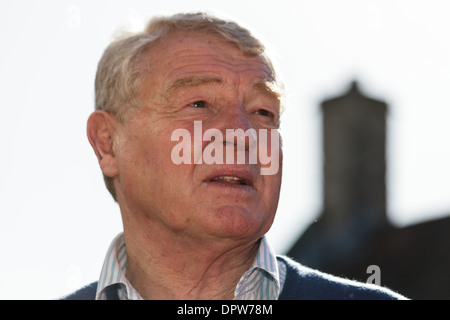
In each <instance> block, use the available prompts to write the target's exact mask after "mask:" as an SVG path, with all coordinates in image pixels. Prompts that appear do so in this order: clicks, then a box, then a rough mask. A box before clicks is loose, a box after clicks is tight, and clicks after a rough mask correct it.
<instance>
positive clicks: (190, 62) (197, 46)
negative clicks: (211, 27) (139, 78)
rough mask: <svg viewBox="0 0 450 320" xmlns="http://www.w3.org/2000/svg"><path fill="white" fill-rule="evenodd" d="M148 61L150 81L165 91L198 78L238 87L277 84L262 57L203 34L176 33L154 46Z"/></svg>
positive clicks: (218, 38)
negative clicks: (179, 81)
mask: <svg viewBox="0 0 450 320" xmlns="http://www.w3.org/2000/svg"><path fill="white" fill-rule="evenodd" d="M147 59H148V64H149V66H150V68H149V69H150V74H149V78H148V80H150V81H152V82H157V83H158V84H159V85H161V86H163V87H166V88H167V87H169V86H170V85H171V84H172V83H174V82H176V81H177V80H179V79H185V78H193V77H199V76H201V77H210V78H221V79H222V80H223V81H224V82H239V84H242V83H245V82H250V83H255V82H273V81H274V75H273V71H272V69H271V67H270V65H269V64H268V63H267V61H266V60H265V59H264V58H263V57H261V56H249V55H247V54H245V53H244V52H242V51H241V50H240V49H238V48H237V47H236V46H235V45H234V44H232V43H230V42H228V41H227V40H225V39H222V38H220V37H218V36H214V35H210V34H206V33H203V32H173V33H172V34H169V35H168V36H166V37H164V38H163V39H160V40H158V41H157V42H156V43H155V45H154V46H153V47H152V48H151V50H150V51H149V52H148V56H147ZM153 84H154V85H155V83H153ZM160 89H162V88H160Z"/></svg>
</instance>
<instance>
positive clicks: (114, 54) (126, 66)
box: [95, 13, 281, 201]
mask: <svg viewBox="0 0 450 320" xmlns="http://www.w3.org/2000/svg"><path fill="white" fill-rule="evenodd" d="M176 30H184V31H194V32H203V33H206V34H212V35H216V36H219V37H221V38H223V39H225V40H227V41H229V42H230V43H232V44H233V45H235V46H236V47H237V48H239V49H240V50H241V51H242V52H243V53H245V54H246V55H248V56H261V57H263V58H264V60H265V61H266V62H267V65H268V66H269V68H270V69H271V71H272V74H273V79H277V77H276V74H275V71H274V68H273V65H272V62H271V61H270V59H269V58H268V57H267V55H266V53H265V51H266V48H265V46H264V45H263V44H262V43H261V42H260V41H259V40H258V39H256V38H255V37H254V36H253V35H252V34H251V33H250V31H249V30H247V29H246V28H243V27H241V26H239V25H238V24H237V23H235V22H233V21H229V20H225V19H222V18H218V17H216V16H213V15H210V14H207V13H183V14H176V15H173V16H167V17H156V18H153V19H151V20H150V21H149V22H148V24H147V26H146V28H145V29H144V30H143V31H142V32H139V33H136V34H126V35H125V36H122V37H120V38H118V39H117V40H115V41H113V42H112V43H111V44H110V45H109V46H108V47H107V48H106V50H105V52H104V53H103V56H102V58H101V60H100V62H99V64H98V68H97V75H96V78H95V109H96V110H104V111H107V112H109V113H111V114H113V115H114V116H115V117H116V118H117V119H118V120H119V121H121V122H125V120H126V117H125V114H126V113H127V111H129V110H132V109H134V108H138V107H139V106H140V101H139V99H138V97H139V93H140V89H141V85H142V83H143V81H144V80H145V79H146V76H147V75H148V74H149V70H150V67H151V66H148V65H145V64H144V59H143V56H144V55H145V54H146V53H147V52H148V50H149V49H150V48H151V47H152V45H153V44H154V43H155V42H156V41H157V40H159V39H163V38H164V37H165V36H166V35H168V34H169V33H170V32H173V31H176ZM278 85H280V87H281V84H280V83H278ZM104 179H105V184H106V187H107V189H108V190H109V192H110V193H111V195H112V196H113V198H114V200H116V201H117V198H116V192H115V188H114V184H113V179H112V178H111V177H107V176H104Z"/></svg>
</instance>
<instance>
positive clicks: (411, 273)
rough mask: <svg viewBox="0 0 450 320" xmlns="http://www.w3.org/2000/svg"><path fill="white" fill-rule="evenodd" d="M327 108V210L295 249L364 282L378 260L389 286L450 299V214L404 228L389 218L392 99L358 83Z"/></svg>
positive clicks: (308, 261) (317, 264) (310, 261)
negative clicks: (388, 154) (388, 146)
mask: <svg viewBox="0 0 450 320" xmlns="http://www.w3.org/2000/svg"><path fill="white" fill-rule="evenodd" d="M321 107H322V117H323V118H322V120H323V121H322V122H323V154H324V161H323V211H322V214H321V216H320V217H319V218H318V220H316V222H314V223H313V224H311V226H310V227H309V228H308V229H307V230H306V231H305V232H304V233H303V234H302V235H301V236H300V238H299V239H298V241H297V242H296V243H295V244H294V246H293V247H292V248H291V249H290V250H289V252H288V255H289V256H291V257H293V258H295V259H296V260H298V261H300V262H301V263H303V264H305V265H307V266H310V267H313V268H317V269H319V270H322V271H325V272H329V273H332V274H335V275H339V276H344V277H347V278H350V279H356V280H359V281H363V282H366V281H367V280H368V278H369V277H370V275H371V274H370V270H371V269H370V266H377V268H378V267H379V270H380V274H379V275H380V278H379V280H380V284H381V285H382V286H386V287H389V288H391V289H393V290H395V291H398V292H400V293H402V294H404V295H406V296H407V297H409V298H411V299H450V285H449V284H450V272H449V270H450V217H449V218H444V219H439V220H434V221H428V222H425V223H420V224H416V225H413V226H408V227H405V228H396V227H394V226H392V225H390V223H389V220H388V219H387V209H386V132H387V130H386V129H387V126H386V119H387V114H388V106H387V104H386V103H384V102H382V101H377V100H375V99H372V98H369V97H367V96H365V95H364V94H362V93H361V92H360V90H359V88H358V85H357V83H356V82H353V83H352V84H351V86H350V90H349V91H348V92H347V93H346V94H344V95H343V96H341V97H336V98H333V99H329V100H326V101H324V102H323V103H322V105H321ZM368 268H369V269H368Z"/></svg>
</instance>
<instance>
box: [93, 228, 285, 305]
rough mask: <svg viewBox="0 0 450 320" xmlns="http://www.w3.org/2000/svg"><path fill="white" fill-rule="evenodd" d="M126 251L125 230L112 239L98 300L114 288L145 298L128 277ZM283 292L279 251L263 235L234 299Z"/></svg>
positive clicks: (122, 293) (121, 296)
mask: <svg viewBox="0 0 450 320" xmlns="http://www.w3.org/2000/svg"><path fill="white" fill-rule="evenodd" d="M127 264H128V261H127V252H126V245H125V238H124V235H123V233H120V234H119V235H117V236H116V237H115V238H114V240H113V241H112V243H111V245H110V247H109V249H108V251H107V254H106V257H105V261H104V263H103V268H102V271H101V273H100V278H99V281H98V286H97V294H96V299H97V300H106V299H108V292H110V291H111V289H112V288H115V290H116V291H117V295H116V296H117V297H118V298H119V299H124V300H127V299H128V300H142V297H141V296H140V295H139V293H138V292H137V291H136V290H135V289H134V288H133V286H132V285H131V284H130V282H129V281H128V279H127V277H126V268H127ZM279 293H280V274H279V269H278V263H277V259H276V255H275V253H274V252H273V250H272V248H271V246H270V245H269V243H268V241H267V239H266V237H262V238H261V241H260V245H259V248H258V252H257V254H256V257H255V259H254V260H253V263H252V265H251V267H250V268H249V270H247V271H246V272H245V273H244V274H243V275H242V277H241V279H240V280H239V282H238V284H237V286H236V289H235V299H237V300H247V299H258V300H261V299H269V300H274V299H277V298H278V296H279Z"/></svg>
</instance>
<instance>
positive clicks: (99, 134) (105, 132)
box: [87, 111, 119, 178]
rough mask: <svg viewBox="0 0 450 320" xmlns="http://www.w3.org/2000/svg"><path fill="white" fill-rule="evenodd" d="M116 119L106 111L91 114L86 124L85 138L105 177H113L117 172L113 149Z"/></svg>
mask: <svg viewBox="0 0 450 320" xmlns="http://www.w3.org/2000/svg"><path fill="white" fill-rule="evenodd" d="M115 124H116V119H115V118H114V116H112V115H111V114H110V113H108V112H106V111H95V112H93V113H92V114H91V115H90V117H89V119H88V122H87V136H88V139H89V143H90V144H91V146H92V148H93V149H94V152H95V155H96V156H97V159H98V162H99V164H100V168H101V170H102V172H103V174H104V175H105V176H108V177H111V178H113V177H115V176H117V175H118V173H119V170H118V166H117V161H116V157H115V154H114V148H113V142H114V141H113V140H114V139H113V137H114V130H115V128H116V125H115Z"/></svg>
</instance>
